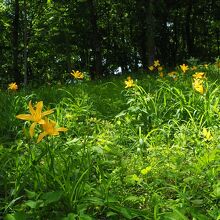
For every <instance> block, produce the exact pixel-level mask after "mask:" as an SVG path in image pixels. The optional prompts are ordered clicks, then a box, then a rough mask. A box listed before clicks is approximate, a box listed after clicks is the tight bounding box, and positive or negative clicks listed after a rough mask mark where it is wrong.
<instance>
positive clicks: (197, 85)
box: [193, 79, 205, 95]
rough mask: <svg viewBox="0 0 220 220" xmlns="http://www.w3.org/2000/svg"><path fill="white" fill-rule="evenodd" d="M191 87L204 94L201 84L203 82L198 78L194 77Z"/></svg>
mask: <svg viewBox="0 0 220 220" xmlns="http://www.w3.org/2000/svg"><path fill="white" fill-rule="evenodd" d="M193 88H194V89H195V90H196V91H197V92H199V93H200V94H202V95H203V94H204V93H205V89H204V86H203V82H202V80H200V79H195V80H194V82H193Z"/></svg>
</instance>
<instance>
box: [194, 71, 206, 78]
mask: <svg viewBox="0 0 220 220" xmlns="http://www.w3.org/2000/svg"><path fill="white" fill-rule="evenodd" d="M193 78H195V79H205V73H204V72H196V73H195V74H193Z"/></svg>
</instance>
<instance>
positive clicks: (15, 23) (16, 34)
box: [12, 0, 21, 83]
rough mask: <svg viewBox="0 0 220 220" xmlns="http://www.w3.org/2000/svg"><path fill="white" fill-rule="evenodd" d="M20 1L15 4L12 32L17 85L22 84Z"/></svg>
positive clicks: (14, 70) (14, 71) (17, 0)
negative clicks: (19, 63)
mask: <svg viewBox="0 0 220 220" xmlns="http://www.w3.org/2000/svg"><path fill="white" fill-rule="evenodd" d="M18 37H19V0H15V2H14V19H13V30H12V46H13V48H12V54H13V64H12V65H13V67H12V69H13V76H14V79H15V81H16V82H17V83H20V81H21V76H20V71H19V68H18V55H19V50H18V46H19V41H18V40H19V39H18Z"/></svg>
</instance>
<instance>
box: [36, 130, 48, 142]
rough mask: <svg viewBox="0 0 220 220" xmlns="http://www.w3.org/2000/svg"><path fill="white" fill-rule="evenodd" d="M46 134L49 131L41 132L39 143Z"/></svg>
mask: <svg viewBox="0 0 220 220" xmlns="http://www.w3.org/2000/svg"><path fill="white" fill-rule="evenodd" d="M46 135H47V132H45V131H44V132H42V133H40V134H39V136H38V139H37V143H39V142H40V141H41V140H42V139H43V138H44V137H45V136H46Z"/></svg>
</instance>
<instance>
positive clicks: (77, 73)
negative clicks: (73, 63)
mask: <svg viewBox="0 0 220 220" xmlns="http://www.w3.org/2000/svg"><path fill="white" fill-rule="evenodd" d="M71 75H72V76H73V77H74V78H75V79H83V78H84V74H83V73H81V72H80V71H78V70H77V71H74V70H73V71H72V73H71Z"/></svg>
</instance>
